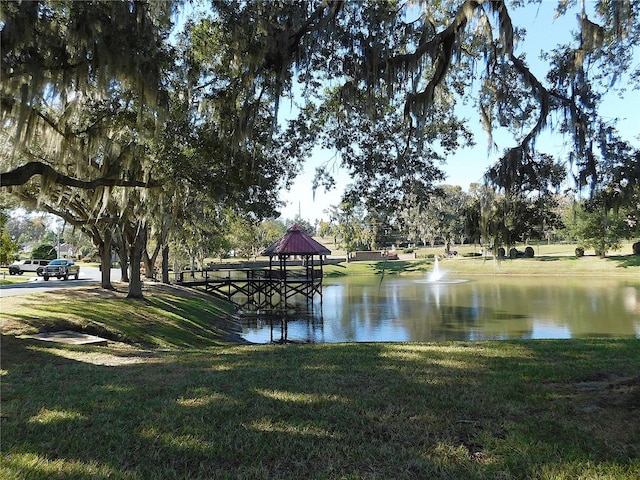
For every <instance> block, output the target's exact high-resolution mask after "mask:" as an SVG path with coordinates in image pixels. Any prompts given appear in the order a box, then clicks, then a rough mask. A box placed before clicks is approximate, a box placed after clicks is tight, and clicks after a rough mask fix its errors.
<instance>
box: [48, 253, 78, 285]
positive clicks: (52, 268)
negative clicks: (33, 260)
mask: <svg viewBox="0 0 640 480" xmlns="http://www.w3.org/2000/svg"><path fill="white" fill-rule="evenodd" d="M71 275H73V276H75V278H76V280H77V279H78V275H80V266H79V265H76V264H75V262H74V261H73V260H69V259H68V258H59V259H57V260H51V262H49V265H47V266H46V267H44V272H43V274H42V276H43V277H44V279H45V281H47V280H49V277H56V278H58V279H60V278H62V279H63V280H67V279H68V278H69V277H70V276H71Z"/></svg>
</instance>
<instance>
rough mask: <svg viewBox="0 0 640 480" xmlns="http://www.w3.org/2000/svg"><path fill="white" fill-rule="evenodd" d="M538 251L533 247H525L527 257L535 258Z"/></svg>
mask: <svg viewBox="0 0 640 480" xmlns="http://www.w3.org/2000/svg"><path fill="white" fill-rule="evenodd" d="M535 254H536V252H534V251H533V247H527V248H525V249H524V256H525V258H533V257H534V255H535Z"/></svg>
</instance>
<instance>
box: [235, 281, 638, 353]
mask: <svg viewBox="0 0 640 480" xmlns="http://www.w3.org/2000/svg"><path fill="white" fill-rule="evenodd" d="M244 330H245V331H244V337H245V338H246V339H247V340H249V341H253V342H257V343H267V342H270V341H274V342H275V341H286V340H290V341H301V342H320V343H322V342H384V341H394V342H403V341H428V342H437V341H447V340H486V339H514V338H572V337H593V336H615V337H634V336H635V337H640V283H634V282H628V281H626V282H625V281H616V280H588V279H584V278H581V279H578V280H575V281H572V280H568V279H566V278H557V277H546V278H524V277H522V278H521V277H510V278H484V277H483V278H478V279H473V280H471V281H465V282H459V281H455V279H452V282H450V283H428V282H425V281H424V279H421V280H418V279H410V278H393V279H385V280H384V281H383V282H382V283H381V282H380V279H379V278H370V277H360V278H347V279H340V280H332V281H331V282H330V283H327V284H325V287H324V295H323V299H322V304H320V301H319V300H316V304H315V305H314V312H313V314H311V315H293V316H288V317H276V318H273V317H271V318H268V317H266V318H256V319H253V320H252V321H251V322H247V323H246V324H245V329H244Z"/></svg>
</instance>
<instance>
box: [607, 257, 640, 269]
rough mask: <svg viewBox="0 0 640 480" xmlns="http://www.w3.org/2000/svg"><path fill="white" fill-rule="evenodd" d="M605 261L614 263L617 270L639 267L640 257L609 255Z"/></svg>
mask: <svg viewBox="0 0 640 480" xmlns="http://www.w3.org/2000/svg"><path fill="white" fill-rule="evenodd" d="M607 260H609V261H611V262H615V263H616V267H618V268H629V267H640V255H611V256H609V257H607Z"/></svg>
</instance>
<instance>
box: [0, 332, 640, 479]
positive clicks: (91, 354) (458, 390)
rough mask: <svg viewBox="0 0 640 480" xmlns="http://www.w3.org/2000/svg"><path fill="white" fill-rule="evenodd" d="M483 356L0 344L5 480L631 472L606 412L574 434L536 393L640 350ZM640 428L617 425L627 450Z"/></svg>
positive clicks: (378, 349) (552, 347)
mask: <svg viewBox="0 0 640 480" xmlns="http://www.w3.org/2000/svg"><path fill="white" fill-rule="evenodd" d="M478 345H479V346H474V344H470V343H466V344H461V345H458V346H457V347H454V346H452V345H451V344H443V345H441V346H438V345H425V344H348V345H347V344H345V345H324V346H319V345H313V346H293V345H287V346H268V347H264V346H263V347H257V346H251V347H246V346H245V347H225V348H216V349H210V350H207V351H193V350H192V351H181V352H157V353H156V354H154V355H151V356H150V357H144V356H143V357H142V358H141V359H140V362H139V363H131V358H130V357H128V358H127V360H128V362H129V363H123V364H121V365H119V366H107V365H104V364H98V362H99V361H100V359H101V358H102V357H105V356H118V351H117V350H116V349H113V348H110V347H81V348H80V347H75V348H71V347H60V346H59V347H49V346H42V345H40V344H37V343H35V342H33V341H23V340H16V339H13V338H11V337H2V347H3V348H2V368H3V370H4V380H3V390H2V395H3V399H2V400H3V419H2V422H3V449H2V450H3V453H2V455H3V468H7V469H8V470H7V472H8V473H10V474H13V475H14V476H15V477H22V478H31V479H40V478H43V479H44V478H66V477H73V478H80V479H84V478H86V479H89V478H91V479H93V478H107V477H110V478H118V479H127V480H131V479H136V480H137V479H145V478H185V479H189V478H283V479H287V478H327V479H332V478H336V479H337V478H346V477H349V478H469V479H485V478H486V479H489V478H498V477H501V478H522V479H524V478H533V477H536V476H538V475H539V474H540V472H541V469H543V468H546V467H545V466H547V465H553V466H554V468H557V469H558V472H562V469H566V468H568V467H571V465H572V462H573V463H574V464H576V465H583V466H584V465H588V464H593V465H595V467H594V468H600V467H599V465H598V463H599V462H602V467H601V468H603V469H605V470H604V471H605V473H606V468H608V467H607V466H606V465H614V466H616V465H617V466H620V468H623V469H624V468H626V469H632V468H634V467H633V462H632V460H630V458H628V457H627V455H628V454H629V451H624V450H621V449H620V448H619V447H620V445H619V442H620V440H619V439H618V440H616V439H613V440H614V441H613V442H612V441H611V440H612V438H610V436H609V434H608V433H607V431H608V430H609V427H608V425H607V422H608V421H610V420H611V418H610V417H608V416H606V415H604V413H605V412H604V411H601V412H600V415H598V416H594V417H589V422H585V421H584V418H583V417H582V416H580V415H577V418H576V412H575V411H574V410H572V405H571V399H566V398H564V397H562V396H560V397H559V396H547V395H546V394H545V392H546V390H545V388H546V387H545V384H544V382H548V381H555V379H558V378H564V379H569V380H571V379H573V380H580V379H581V378H582V377H581V375H584V374H581V371H583V370H582V369H583V368H584V366H583V365H582V364H581V363H580V362H583V361H584V360H583V359H584V358H585V356H588V357H589V359H591V358H593V359H594V360H593V361H599V362H601V364H602V366H603V367H604V366H606V367H607V368H608V369H609V370H611V369H612V368H615V367H617V366H619V365H621V364H624V365H628V364H629V363H630V362H633V364H637V363H638V348H637V347H635V348H634V349H632V350H630V344H629V343H628V342H627V343H625V342H622V343H614V344H613V345H614V346H615V345H619V349H618V351H617V353H616V354H615V355H613V358H609V359H607V360H604V359H603V358H602V357H604V356H603V355H602V349H603V348H604V349H605V350H606V351H608V350H607V348H606V345H600V346H598V345H597V344H589V342H582V343H579V342H578V343H577V345H582V347H581V348H578V349H577V351H576V354H575V355H572V353H571V352H572V351H573V350H572V348H565V347H563V345H568V344H563V343H561V342H544V343H543V344H533V345H532V344H531V343H526V342H508V343H488V344H478ZM570 345H571V346H575V345H576V342H573V343H571V344H570ZM590 346H591V347H592V348H590ZM83 354H84V356H82V355H83ZM62 355H66V356H67V357H64V356H62ZM71 355H76V360H70V359H69V358H68V356H71ZM548 359H551V360H552V363H551V365H547V364H546V363H545V361H546V360H548ZM541 364H544V365H545V369H546V370H544V372H543V375H542V376H541V377H535V376H533V377H532V372H537V374H538V375H540V373H541V372H540V370H538V368H539V367H537V366H539V365H541ZM576 366H577V367H579V368H576ZM532 380H534V381H535V382H534V383H532ZM6 385H8V387H7V388H6V389H5V386H6ZM602 408H604V407H602ZM563 412H564V413H563ZM623 413H624V412H623ZM567 415H569V416H567ZM572 419H574V420H572ZM637 421H638V420H637V419H636V418H634V417H631V418H626V420H625V425H626V426H627V427H628V430H627V431H628V432H631V433H628V434H626V435H627V436H629V435H633V432H636V431H639V430H638V429H636V428H635V426H634V423H637ZM578 447H579V448H578ZM566 452H571V460H565V457H564V455H565V453H566ZM636 453H637V452H636ZM594 472H596V471H595V470H594ZM597 472H599V473H600V474H602V471H600V470H598V471H597ZM597 472H596V473H597ZM583 473H584V472H583ZM586 473H587V475H588V473H589V472H586Z"/></svg>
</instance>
